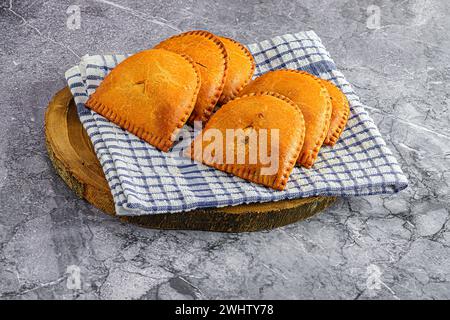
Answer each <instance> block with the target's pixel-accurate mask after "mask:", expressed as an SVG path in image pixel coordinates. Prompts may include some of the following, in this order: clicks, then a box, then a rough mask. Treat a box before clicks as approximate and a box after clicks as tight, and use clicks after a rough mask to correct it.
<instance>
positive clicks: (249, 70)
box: [219, 37, 255, 104]
mask: <svg viewBox="0 0 450 320" xmlns="http://www.w3.org/2000/svg"><path fill="white" fill-rule="evenodd" d="M219 38H220V41H222V43H223V44H224V45H225V49H226V50H227V55H228V73H227V78H226V81H225V86H224V88H223V91H222V95H221V96H220V98H219V103H220V104H225V103H227V102H228V101H230V100H231V99H234V98H235V97H236V96H237V95H238V93H239V92H240V91H241V90H242V89H243V88H244V87H245V86H246V85H247V84H248V83H249V81H250V80H251V79H252V77H253V73H254V72H255V59H254V58H253V56H252V54H251V53H250V51H249V50H248V49H247V48H246V47H245V46H244V45H242V44H240V43H239V42H237V41H236V40H233V39H230V38H226V37H219Z"/></svg>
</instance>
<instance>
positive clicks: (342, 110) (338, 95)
mask: <svg viewBox="0 0 450 320" xmlns="http://www.w3.org/2000/svg"><path fill="white" fill-rule="evenodd" d="M320 82H321V83H322V84H323V85H324V86H325V88H326V89H327V91H328V94H329V95H330V99H331V106H332V111H331V121H330V128H329V129H328V133H327V136H326V138H325V141H324V142H323V143H324V144H326V145H329V146H334V144H335V143H336V141H337V140H338V139H339V137H340V136H341V133H342V131H344V128H345V125H346V124H347V120H348V116H349V114H350V107H349V104H348V100H347V97H346V96H345V94H344V93H343V92H342V91H341V90H340V89H339V88H338V87H336V86H335V85H334V84H333V83H331V82H330V81H327V80H323V79H320Z"/></svg>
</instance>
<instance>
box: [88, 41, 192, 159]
mask: <svg viewBox="0 0 450 320" xmlns="http://www.w3.org/2000/svg"><path fill="white" fill-rule="evenodd" d="M199 90H200V74H199V71H198V67H197V66H196V65H195V64H194V62H193V61H192V60H191V59H190V58H189V57H188V56H183V55H180V54H177V53H174V52H171V51H167V50H163V49H151V50H145V51H141V52H139V53H136V54H134V55H132V56H130V57H128V58H127V59H125V60H124V61H122V62H121V63H119V64H118V65H117V66H116V67H115V68H114V69H113V70H112V71H111V72H110V73H109V74H108V75H107V76H106V77H105V79H104V80H103V81H102V82H101V83H100V85H99V87H98V88H97V89H96V90H95V92H94V93H93V94H92V95H91V96H90V97H89V99H88V101H87V102H86V106H87V107H89V108H90V109H92V110H93V111H95V112H97V113H99V114H101V115H102V116H104V117H106V118H107V119H109V120H110V121H112V122H114V123H116V124H117V125H118V126H120V127H122V128H124V129H125V130H128V131H129V132H131V133H133V134H135V135H136V136H138V137H139V138H141V139H143V140H145V141H147V142H148V143H150V144H151V145H153V146H154V147H156V148H158V149H159V150H162V151H168V150H169V149H170V147H171V146H172V145H173V143H174V141H175V139H176V135H177V134H178V132H179V130H180V128H181V127H182V126H183V125H184V124H185V123H186V121H187V120H188V118H189V116H190V115H191V113H192V111H193V109H194V105H195V102H196V100H197V94H198V92H199Z"/></svg>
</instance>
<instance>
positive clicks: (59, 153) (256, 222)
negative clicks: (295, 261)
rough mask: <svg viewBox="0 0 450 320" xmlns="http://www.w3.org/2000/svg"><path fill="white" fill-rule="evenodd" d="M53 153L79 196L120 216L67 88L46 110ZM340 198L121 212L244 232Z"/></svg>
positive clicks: (157, 221)
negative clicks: (168, 211) (163, 211)
mask: <svg viewBox="0 0 450 320" xmlns="http://www.w3.org/2000/svg"><path fill="white" fill-rule="evenodd" d="M45 139H46V144H47V150H48V154H49V157H50V159H51V161H52V163H53V165H54V167H55V169H56V171H57V172H58V174H59V175H60V176H61V178H62V179H63V180H64V181H65V182H66V183H67V185H68V186H69V187H70V188H71V189H72V190H73V191H74V192H75V193H76V194H77V195H78V196H79V197H80V198H84V199H86V200H87V201H88V202H90V203H91V204H93V205H94V206H96V207H97V208H99V209H101V210H102V211H104V212H106V213H108V214H111V215H115V210H114V203H113V199H112V196H111V192H110V190H109V187H108V184H107V182H106V179H105V176H104V174H103V171H102V168H101V166H100V163H99V161H98V159H97V157H96V155H95V153H94V150H93V147H92V144H91V142H90V140H89V137H88V136H87V134H86V131H85V130H84V128H83V126H82V125H81V123H80V121H79V119H78V116H77V114H76V106H75V104H74V101H73V99H72V95H71V93H70V90H69V89H68V88H64V89H62V90H61V91H59V92H58V93H57V94H56V95H55V96H54V97H53V99H52V100H51V101H50V104H49V105H48V108H47V111H46V114H45ZM335 200H336V198H335V197H312V198H306V199H295V200H285V201H278V202H270V203H258V204H247V205H239V206H234V207H225V208H213V209H202V210H195V211H189V212H183V213H171V214H158V215H150V216H141V217H119V218H120V219H121V220H123V221H127V222H131V223H136V224H139V225H141V226H144V227H149V228H157V229H192V230H207V231H222V232H245V231H257V230H264V229H272V228H276V227H280V226H283V225H286V224H289V223H293V222H296V221H299V220H303V219H306V218H308V217H310V216H312V215H314V214H316V213H317V212H319V211H321V210H323V209H324V208H326V207H328V206H330V205H331V204H332V203H333V202H334V201H335Z"/></svg>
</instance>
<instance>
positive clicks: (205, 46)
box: [155, 30, 228, 123]
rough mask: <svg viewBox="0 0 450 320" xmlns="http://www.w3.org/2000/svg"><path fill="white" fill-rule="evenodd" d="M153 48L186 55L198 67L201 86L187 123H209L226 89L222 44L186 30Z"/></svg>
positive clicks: (225, 63) (226, 61)
mask: <svg viewBox="0 0 450 320" xmlns="http://www.w3.org/2000/svg"><path fill="white" fill-rule="evenodd" d="M155 48H160V49H166V50H170V51H173V52H176V53H180V54H186V55H188V56H189V57H191V59H192V60H193V61H194V62H195V63H196V64H197V65H198V67H199V70H200V78H201V86H200V91H199V93H198V97H197V102H196V104H195V108H194V111H193V112H192V115H191V116H190V118H189V122H190V123H193V122H194V121H202V122H206V121H208V119H209V117H210V116H211V114H212V112H213V109H214V106H215V105H216V104H217V102H218V100H219V98H220V96H221V94H222V91H223V89H224V86H225V81H226V77H227V71H228V56H227V51H226V49H225V46H224V44H223V43H222V42H221V41H220V39H219V38H218V37H216V36H215V35H213V34H212V33H210V32H207V31H202V30H198V31H189V32H185V33H181V34H178V35H175V36H173V37H171V38H168V39H166V40H163V41H162V42H160V43H159V44H157V45H156V46H155Z"/></svg>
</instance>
